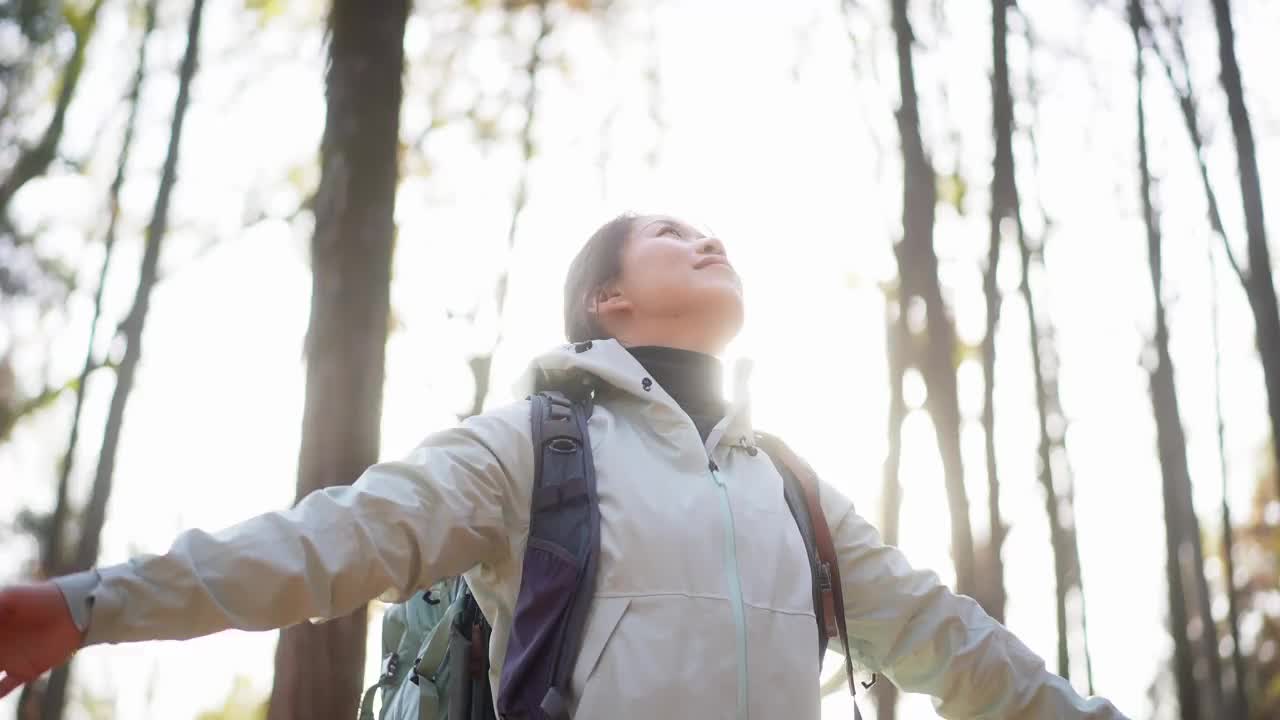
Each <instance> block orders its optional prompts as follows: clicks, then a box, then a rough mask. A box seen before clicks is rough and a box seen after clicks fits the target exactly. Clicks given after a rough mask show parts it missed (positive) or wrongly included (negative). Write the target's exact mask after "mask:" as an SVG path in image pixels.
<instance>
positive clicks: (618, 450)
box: [55, 340, 1124, 720]
mask: <svg viewBox="0 0 1280 720" xmlns="http://www.w3.org/2000/svg"><path fill="white" fill-rule="evenodd" d="M538 365H541V366H542V367H544V368H548V369H553V370H554V369H570V368H580V369H582V370H585V371H588V372H590V373H591V374H593V375H595V376H596V377H598V378H599V379H600V380H602V381H604V383H603V384H604V385H605V386H606V387H605V389H604V390H603V391H602V392H601V394H600V395H599V396H598V401H597V405H596V408H595V411H594V413H593V414H592V416H591V419H590V425H589V432H590V440H591V452H592V455H593V456H594V458H595V463H596V468H597V483H598V490H599V498H600V515H601V553H602V554H601V558H600V565H599V573H598V578H597V589H596V593H595V597H594V600H593V601H592V605H591V608H590V612H589V614H588V617H587V620H586V627H585V628H584V634H583V641H582V649H581V653H580V655H579V657H578V663H577V665H576V668H575V670H574V673H573V680H572V690H573V699H572V700H571V703H572V704H573V705H574V706H576V712H575V713H574V717H575V718H577V720H591V719H594V718H616V719H617V720H630V719H631V718H636V719H639V718H644V719H646V720H648V719H650V718H663V719H664V720H674V719H675V718H725V719H730V718H733V719H736V720H747V718H754V719H755V720H774V719H776V718H789V719H794V720H811V719H816V718H818V716H819V697H818V658H817V653H816V652H815V650H816V648H817V644H818V643H817V639H818V638H817V623H816V621H815V619H814V612H813V595H812V585H811V578H810V570H809V566H808V564H807V556H806V554H805V548H804V544H803V542H802V540H801V537H800V533H799V531H798V530H797V528H796V524H795V521H794V520H793V518H792V516H791V514H790V512H789V511H788V509H787V505H786V503H785V501H784V499H783V493H782V478H781V477H780V476H779V475H778V473H777V471H776V470H775V469H774V466H773V463H772V462H771V461H770V459H769V458H768V457H767V456H766V455H765V453H764V452H762V451H760V452H754V451H750V450H749V449H748V448H749V446H751V445H752V444H753V443H752V438H753V434H752V429H751V426H750V418H749V417H748V413H747V412H746V410H745V408H746V405H745V403H744V402H742V400H745V392H743V397H742V399H741V400H740V401H739V403H738V404H736V405H735V406H734V407H733V408H732V409H731V410H730V412H729V414H728V416H727V417H726V418H725V419H724V421H722V422H721V424H720V425H719V426H717V428H716V430H715V431H713V432H712V433H711V435H710V437H708V439H707V444H706V446H705V447H704V445H703V443H702V441H701V438H700V436H699V434H698V431H697V429H696V428H695V427H694V424H693V422H692V421H691V420H690V419H689V417H688V416H687V415H686V414H685V413H684V411H682V410H681V409H680V407H679V406H678V405H677V404H676V403H675V401H674V400H672V398H671V397H670V396H669V395H668V394H667V393H666V392H665V391H664V390H663V389H662V388H661V387H660V386H658V384H657V383H656V382H653V381H652V380H648V379H647V378H646V375H645V370H644V368H643V366H642V365H640V363H639V362H638V361H637V360H636V359H635V358H634V357H632V355H631V354H630V353H629V352H628V351H627V350H626V349H625V348H624V347H623V346H622V345H620V344H619V343H618V342H617V341H615V340H597V341H594V342H593V343H592V345H591V347H590V349H587V350H585V351H584V352H575V350H574V347H573V346H572V345H563V346H559V347H557V348H555V349H553V350H551V351H550V352H548V353H545V354H544V355H542V356H541V357H539V358H537V359H536V360H535V361H534V363H533V364H532V365H531V366H530V372H529V373H526V375H525V380H524V381H523V383H524V384H523V385H522V387H529V386H530V384H529V378H530V377H531V373H532V371H533V368H534V367H537V366H538ZM529 413H530V402H529V401H528V399H524V400H520V401H517V402H514V403H511V404H508V405H505V406H503V407H499V408H497V409H495V410H492V411H489V412H486V413H484V414H482V415H479V416H476V417H473V418H470V419H468V420H466V421H465V422H463V423H461V424H460V425H459V426H457V427H453V428H450V429H447V430H442V431H440V432H436V433H433V434H431V435H430V436H428V437H427V438H426V439H425V440H424V441H423V442H422V443H421V445H419V446H418V447H417V448H416V449H415V450H414V451H413V452H412V453H410V454H409V456H408V457H406V458H405V459H403V460H400V461H398V462H384V463H379V464H376V465H373V466H372V467H370V468H369V469H368V470H367V471H365V472H364V473H363V474H362V475H361V476H360V478H359V479H358V480H357V481H356V482H355V483H354V484H352V485H350V486H338V487H330V488H325V489H322V490H318V491H316V492H313V493H311V494H310V495H308V496H306V497H305V498H303V499H302V500H301V501H300V502H299V503H297V505H296V506H294V507H293V508H291V509H288V510H284V511H279V512H269V513H266V514H263V515H260V516H258V517H255V518H252V519H249V520H247V521H245V522H242V523H240V524H238V525H235V526H232V527H230V528H228V529H226V530H223V531H221V532H218V533H213V534H210V533H206V532H203V531H200V530H189V531H186V532H184V533H182V534H181V535H179V536H178V538H177V539H176V540H175V542H174V544H173V546H172V548H171V549H170V550H169V551H168V552H167V553H165V554H163V555H145V556H141V557H137V558H134V559H132V560H130V561H129V562H127V563H122V564H119V565H112V566H106V567H101V568H98V569H96V570H90V571H87V572H84V573H78V574H76V575H70V576H66V577H62V578H57V579H56V580H55V582H56V583H57V584H58V586H59V588H60V589H61V590H62V591H63V593H64V595H65V596H66V598H67V600H68V603H69V605H70V607H71V611H72V615H73V616H74V617H75V618H76V621H77V623H78V624H80V626H81V627H82V629H83V628H85V627H86V626H87V634H86V638H85V644H86V645H92V644H97V643H118V642H129V641H138V640H152V639H185V638H191V637H196V636H200V635H206V634H209V633H214V632H218V631H220V630H224V629H227V628H239V629H243V630H268V629H272V628H279V627H283V626H286V625H290V624H293V623H298V622H301V621H304V620H307V619H312V620H318V619H325V618H333V617H338V616H341V615H344V614H346V613H349V612H351V611H352V610H354V609H356V608H358V607H360V606H361V605H363V604H365V603H367V602H369V600H371V599H372V598H375V597H379V596H381V597H382V599H385V600H392V601H397V602H399V601H403V600H405V599H407V598H409V597H410V596H411V595H412V594H413V593H414V592H415V591H417V590H420V589H423V588H426V587H428V586H429V585H431V584H432V583H433V582H435V581H436V580H438V579H441V578H443V577H446V576H449V575H456V574H460V573H465V575H466V579H467V581H468V582H469V583H470V585H471V587H472V589H473V592H474V594H475V596H476V600H477V601H478V603H479V604H480V607H481V609H482V610H483V611H484V614H485V616H486V617H487V618H489V620H490V622H491V624H492V625H493V637H492V643H491V645H490V648H489V656H490V661H491V663H492V672H491V681H492V683H493V686H494V688H495V693H494V695H495V697H496V696H497V692H496V688H497V684H498V678H499V677H500V674H501V667H502V662H503V658H504V656H505V654H506V646H507V638H508V633H509V630H510V624H511V617H512V609H513V607H514V604H515V599H516V594H517V590H518V589H519V585H520V574H521V564H522V558H523V553H524V547H525V542H526V538H527V534H528V526H529V495H530V488H531V485H532V482H533V472H534V471H533V468H534V456H533V446H532V440H531V428H530V416H529ZM708 455H710V456H711V458H712V459H714V461H715V465H717V466H718V471H715V472H713V471H712V470H711V469H710V463H709V461H708ZM821 497H822V509H823V512H824V513H825V515H826V518H827V522H828V524H829V525H830V527H831V531H832V535H833V538H834V542H835V548H836V552H837V554H838V555H839V562H840V577H841V578H842V580H843V584H844V587H843V590H844V599H845V610H846V618H847V621H848V630H849V641H850V644H851V646H852V650H853V653H854V655H855V658H854V659H855V661H856V663H857V665H859V666H861V667H863V668H865V669H866V671H871V672H879V673H881V674H882V675H883V676H884V677H887V678H888V679H889V680H890V681H892V682H893V683H894V684H895V685H897V686H898V687H899V688H902V689H903V690H907V691H911V692H920V693H928V694H930V695H933V696H935V698H938V700H936V701H935V704H936V707H937V709H938V712H939V713H940V714H941V715H943V716H944V717H947V718H1025V719H1028V720H1029V719H1031V718H1036V719H1043V720H1048V719H1049V718H1100V719H1101V718H1107V719H1112V718H1123V717H1124V716H1123V715H1121V714H1120V713H1119V712H1118V711H1117V710H1116V709H1115V708H1114V707H1113V706H1112V705H1111V703H1109V702H1108V701H1107V700H1105V699H1102V698H1092V699H1088V700H1085V699H1082V698H1081V697H1080V696H1079V695H1077V694H1076V693H1075V691H1074V690H1073V689H1072V688H1071V686H1070V685H1069V684H1068V683H1067V682H1065V681H1063V680H1062V679H1061V678H1059V677H1058V676H1056V675H1053V674H1051V673H1049V672H1047V671H1046V670H1045V665H1044V661H1043V660H1042V659H1041V658H1040V657H1038V656H1037V655H1035V654H1034V653H1032V652H1031V651H1030V650H1029V649H1028V648H1027V647H1026V646H1025V645H1023V643H1022V642H1020V641H1019V640H1018V639H1017V638H1016V637H1014V635H1013V634H1012V633H1010V632H1009V631H1008V630H1007V629H1006V628H1005V627H1004V626H1003V625H1001V624H999V623H997V622H995V621H994V620H992V619H991V618H990V617H989V616H988V615H986V614H985V613H984V612H983V611H982V609H981V608H980V607H979V606H978V604H977V603H976V602H974V601H973V600H972V599H970V598H968V597H965V596H961V595H956V594H953V593H952V592H951V591H950V590H948V589H947V587H946V586H944V585H943V584H942V583H941V582H939V580H938V577H937V576H936V575H935V574H934V573H932V572H927V571H917V570H913V569H912V568H911V567H910V566H909V565H908V564H907V561H906V559H905V558H904V557H903V555H902V553H900V552H899V551H898V550H897V549H895V548H893V547H891V546H887V545H884V544H882V543H881V541H880V535H879V533H878V532H877V531H876V529H875V528H873V527H872V526H871V525H870V524H869V523H867V521H866V520H864V519H863V518H862V516H860V515H859V514H858V513H857V512H855V510H854V507H853V504H852V502H850V500H849V499H848V498H847V497H845V496H844V495H843V494H841V493H840V492H839V491H838V490H836V489H835V488H834V487H832V486H830V485H823V486H822V491H821ZM831 647H832V648H833V649H834V648H838V647H839V643H838V642H837V643H832V645H831ZM862 679H866V676H865V675H863V676H862ZM881 681H882V682H883V679H882V680H881ZM860 691H861V689H860Z"/></svg>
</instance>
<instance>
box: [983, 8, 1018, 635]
mask: <svg viewBox="0 0 1280 720" xmlns="http://www.w3.org/2000/svg"><path fill="white" fill-rule="evenodd" d="M1008 8H1009V3H1008V0H992V2H991V26H992V32H991V54H992V59H993V63H994V72H993V74H992V78H991V118H992V126H993V127H992V130H993V136H994V139H995V158H994V159H993V161H992V166H993V167H992V180H991V238H990V244H989V246H988V249H987V266H986V267H985V268H984V269H983V274H982V288H983V294H984V295H985V296H986V301H987V328H986V334H985V335H984V336H983V338H982V379H983V392H982V430H983V434H984V435H985V444H986V459H987V517H988V521H989V522H988V527H989V529H988V535H989V538H988V540H987V546H986V552H987V554H988V557H987V560H986V562H985V563H984V568H986V569H987V571H988V572H989V573H990V577H989V578H983V580H984V581H988V582H989V583H990V587H987V588H984V596H985V597H984V599H985V600H986V602H985V603H984V606H985V607H986V610H987V613H988V614H989V615H991V617H993V618H995V619H996V621H997V622H1004V606H1005V602H1006V597H1005V590H1004V561H1003V560H1002V559H1001V557H1000V551H1001V548H1002V547H1003V546H1004V538H1005V534H1006V533H1007V531H1008V528H1006V527H1005V525H1004V521H1003V520H1002V519H1001V516H1000V477H999V473H998V467H997V462H996V415H995V385H996V329H997V327H998V325H999V322H1000V303H1001V297H1000V288H999V286H998V285H997V284H996V270H997V268H998V267H999V266H1000V239H1001V237H1002V235H1003V233H1002V232H1001V225H1002V223H1003V222H1004V220H1005V219H1006V218H1009V219H1016V218H1017V215H1018V198H1017V192H1018V191H1017V186H1016V184H1015V182H1014V178H1013V99H1012V97H1011V94H1010V92H1009V57H1008V52H1007V50H1006V47H1005V46H1006V41H1007V36H1008V25H1007V18H1008Z"/></svg>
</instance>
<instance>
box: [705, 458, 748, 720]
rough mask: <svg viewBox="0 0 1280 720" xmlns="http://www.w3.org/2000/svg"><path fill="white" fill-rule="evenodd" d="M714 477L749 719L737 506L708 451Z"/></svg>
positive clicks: (742, 698) (741, 697)
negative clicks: (722, 517)
mask: <svg viewBox="0 0 1280 720" xmlns="http://www.w3.org/2000/svg"><path fill="white" fill-rule="evenodd" d="M707 467H708V469H709V470H710V471H711V479H712V481H713V482H715V484H716V487H718V488H719V489H720V507H721V509H722V510H723V511H724V528H725V548H726V550H725V575H726V576H727V579H728V583H729V599H730V604H732V606H733V625H734V630H735V631H736V637H737V646H738V718H739V720H748V718H749V715H750V713H749V712H748V707H747V679H748V675H747V612H746V605H745V604H744V603H743V601H742V576H741V574H740V573H739V570H738V539H737V534H736V532H735V531H734V523H733V507H732V506H731V505H730V503H729V488H728V487H726V486H725V484H724V480H723V479H722V478H721V477H720V473H719V467H718V466H717V465H716V462H715V460H712V459H710V456H709V455H708V464H707Z"/></svg>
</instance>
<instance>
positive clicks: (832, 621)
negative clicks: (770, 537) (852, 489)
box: [756, 432, 856, 694]
mask: <svg viewBox="0 0 1280 720" xmlns="http://www.w3.org/2000/svg"><path fill="white" fill-rule="evenodd" d="M756 442H757V444H758V445H759V446H760V447H761V448H763V449H764V451H765V452H766V453H768V455H769V458H770V459H771V460H773V464H774V466H775V467H776V468H777V469H778V473H779V474H780V475H782V478H783V482H784V484H785V485H784V487H785V486H790V491H791V492H790V493H789V494H790V495H791V496H792V497H790V498H788V505H790V506H792V508H791V512H792V514H793V515H795V516H796V522H797V524H798V525H800V533H801V535H802V536H804V537H805V543H806V545H811V546H812V548H813V551H812V553H811V555H810V557H811V559H813V554H816V555H817V558H816V561H815V562H813V563H812V567H813V572H814V612H815V614H816V615H817V616H818V635H819V638H820V640H819V645H820V651H825V649H826V645H827V642H826V641H827V640H829V639H830V638H833V637H837V636H838V637H839V638H840V644H841V646H842V648H843V650H844V668H845V674H846V675H847V676H848V680H849V693H850V694H856V690H855V688H856V685H855V684H854V682H853V658H852V655H851V654H850V652H849V630H848V628H847V627H846V621H845V616H844V587H843V585H842V584H841V582H840V562H839V558H837V557H836V548H835V543H834V542H833V541H832V539H831V528H830V527H829V526H828V525H827V518H826V515H824V514H823V512H822V504H821V502H820V499H819V495H818V486H819V483H818V474H817V473H816V472H814V471H813V468H811V467H810V466H809V464H808V463H807V462H805V461H804V460H803V459H802V458H801V457H800V456H799V455H797V454H796V453H795V451H793V450H792V449H791V448H790V447H788V446H787V444H786V443H784V442H783V441H782V439H781V438H779V437H777V436H776V435H770V434H768V433H762V432H757V433H756ZM797 488H798V492H797V490H796V489H797ZM784 494H787V492H786V490H784ZM795 495H799V496H800V497H799V498H795V499H793V498H794V496H795ZM797 500H798V501H799V502H796V501H797ZM793 503H794V504H793ZM819 663H821V657H819Z"/></svg>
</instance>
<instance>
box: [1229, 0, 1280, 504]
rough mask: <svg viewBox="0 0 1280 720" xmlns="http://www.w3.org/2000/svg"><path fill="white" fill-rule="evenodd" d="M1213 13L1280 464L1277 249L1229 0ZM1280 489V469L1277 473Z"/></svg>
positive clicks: (1250, 283)
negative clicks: (1270, 243) (1270, 234)
mask: <svg viewBox="0 0 1280 720" xmlns="http://www.w3.org/2000/svg"><path fill="white" fill-rule="evenodd" d="M1213 17H1214V20H1215V21H1216V23H1217V26H1218V58H1219V62H1220V63H1221V66H1222V89H1223V90H1224V91H1225V92H1226V94H1227V113H1228V114H1229V115H1230V116H1231V132H1232V135H1233V136H1234V137H1235V143H1236V162H1237V164H1238V167H1239V178H1240V198H1241V201H1242V202H1243V204H1244V227H1245V234H1246V236H1247V238H1248V242H1249V270H1248V284H1247V286H1246V288H1245V290H1246V291H1247V292H1248V294H1249V300H1250V304H1251V305H1252V307H1253V319H1254V332H1255V334H1256V336H1257V342H1258V353H1259V355H1261V358H1262V372H1263V377H1264V378H1265V383H1266V388H1267V412H1268V414H1269V415H1270V416H1271V449H1272V452H1273V453H1274V454H1275V461H1276V467H1280V308H1277V306H1276V288H1275V284H1274V283H1273V281H1272V279H1271V252H1270V250H1268V248H1267V227H1266V222H1265V220H1264V218H1263V213H1262V180H1261V179H1260V177H1259V175H1258V158H1257V151H1256V150H1255V148H1254V144H1253V127H1252V125H1251V124H1250V122H1249V113H1248V111H1247V110H1246V109H1245V104H1244V88H1243V87H1242V83H1241V81H1240V65H1239V64H1238V63H1237V62H1236V41H1235V30H1234V29H1233V28H1232V25H1231V7H1230V3H1229V2H1228V0H1213ZM1275 477H1276V487H1277V490H1278V491H1280V473H1276V476H1275Z"/></svg>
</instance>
